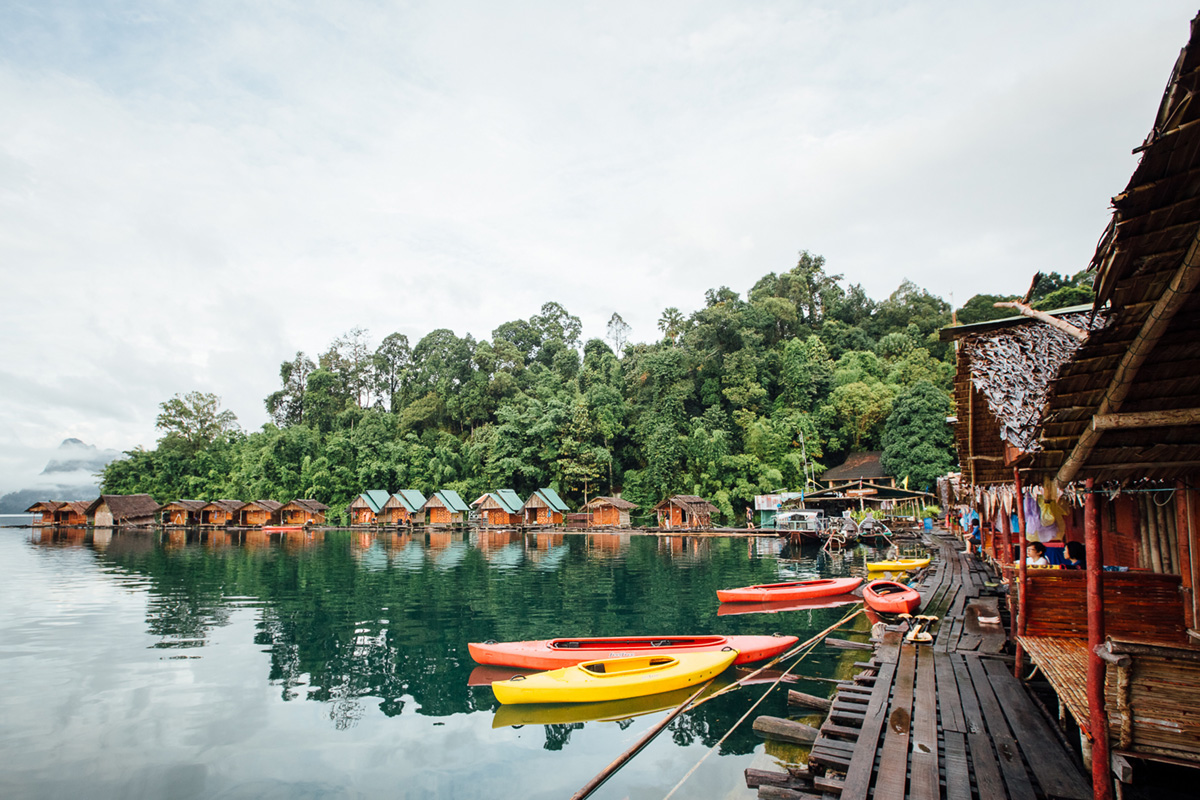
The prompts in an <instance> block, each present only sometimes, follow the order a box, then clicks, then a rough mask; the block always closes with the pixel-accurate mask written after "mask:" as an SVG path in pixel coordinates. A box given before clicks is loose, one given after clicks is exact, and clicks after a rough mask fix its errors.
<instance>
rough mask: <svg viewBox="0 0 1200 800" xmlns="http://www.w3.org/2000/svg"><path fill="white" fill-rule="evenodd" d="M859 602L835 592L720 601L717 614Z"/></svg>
mask: <svg viewBox="0 0 1200 800" xmlns="http://www.w3.org/2000/svg"><path fill="white" fill-rule="evenodd" d="M861 602H862V598H861V597H856V596H855V595H852V594H836V595H831V596H829V597H806V598H804V599H802V600H775V601H773V602H766V603H722V604H721V605H720V606H718V607H717V616H718V617H728V616H735V615H738V614H778V613H779V612H781V611H811V610H812V609H815V608H836V607H837V606H845V605H849V604H851V603H861Z"/></svg>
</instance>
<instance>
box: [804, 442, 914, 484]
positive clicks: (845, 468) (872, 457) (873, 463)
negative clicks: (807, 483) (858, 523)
mask: <svg viewBox="0 0 1200 800" xmlns="http://www.w3.org/2000/svg"><path fill="white" fill-rule="evenodd" d="M882 457H883V451H882V450H868V451H866V452H862V453H851V454H850V455H848V456H846V460H845V461H843V462H842V463H841V464H838V465H837V466H836V467H832V468H830V469H827V470H825V472H823V473H822V474H821V477H820V478H819V479H818V481H819V482H820V483H823V484H825V488H827V489H837V488H839V487H842V486H848V485H852V484H857V483H860V482H864V483H870V484H874V485H876V486H895V485H896V478H895V477H894V476H892V475H890V474H888V472H887V470H885V469H884V468H883V462H882V461H881V458H882Z"/></svg>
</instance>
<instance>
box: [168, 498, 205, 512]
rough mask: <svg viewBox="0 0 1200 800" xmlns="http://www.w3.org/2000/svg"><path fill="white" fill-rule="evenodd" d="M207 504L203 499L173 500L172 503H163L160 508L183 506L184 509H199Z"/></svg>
mask: <svg viewBox="0 0 1200 800" xmlns="http://www.w3.org/2000/svg"><path fill="white" fill-rule="evenodd" d="M205 505H206V503H205V502H204V501H203V500H172V501H171V502H170V503H163V504H162V505H161V506H159V507H158V510H159V511H165V510H166V509H168V508H182V509H183V510H184V511H199V510H200V509H202V508H204V506H205Z"/></svg>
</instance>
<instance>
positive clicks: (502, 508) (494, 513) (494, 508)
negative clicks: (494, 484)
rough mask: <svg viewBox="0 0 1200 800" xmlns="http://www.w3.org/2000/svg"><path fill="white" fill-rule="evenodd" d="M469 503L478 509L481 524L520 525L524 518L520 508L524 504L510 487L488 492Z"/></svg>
mask: <svg viewBox="0 0 1200 800" xmlns="http://www.w3.org/2000/svg"><path fill="white" fill-rule="evenodd" d="M471 505H473V506H474V507H475V508H476V509H478V511H479V519H480V522H481V523H482V524H483V525H491V526H503V527H511V526H513V525H520V524H521V521H522V520H523V519H524V514H523V512H522V509H523V507H524V505H525V504H524V503H522V502H521V496H520V495H518V494H517V493H516V492H514V491H513V490H512V489H497V490H496V491H494V492H488V493H487V494H485V495H483V496H482V497H480V498H479V499H478V500H476V501H475V502H474V503H472V504H471Z"/></svg>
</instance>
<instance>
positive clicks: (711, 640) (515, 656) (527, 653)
mask: <svg viewBox="0 0 1200 800" xmlns="http://www.w3.org/2000/svg"><path fill="white" fill-rule="evenodd" d="M798 641H800V640H799V639H798V638H797V637H795V636H596V637H589V638H583V639H540V640H536V641H529V642H482V643H480V642H471V643H469V644H468V645H467V648H468V649H469V650H470V651H471V658H473V659H475V661H476V662H478V663H480V664H494V665H497V666H506V667H523V668H525V669H538V670H545V669H558V668H560V667H570V666H574V665H575V664H578V663H580V662H583V661H595V660H596V659H601V658H625V657H628V656H640V655H647V654H653V655H656V656H657V655H677V654H680V653H699V652H706V651H710V650H723V649H725V648H726V647H731V648H733V649H734V650H737V651H738V655H737V658H735V659H734V661H733V663H735V664H748V663H750V662H752V661H761V660H763V659H764V658H770V657H771V656H776V655H779V654H780V653H782V652H783V651H784V650H787V649H788V648H789V647H791V646H792V645H794V644H796V642H798Z"/></svg>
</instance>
